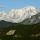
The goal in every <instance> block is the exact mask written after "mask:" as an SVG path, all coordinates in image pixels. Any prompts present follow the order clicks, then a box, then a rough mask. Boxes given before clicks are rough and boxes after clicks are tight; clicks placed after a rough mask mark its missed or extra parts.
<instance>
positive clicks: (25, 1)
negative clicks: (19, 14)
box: [0, 0, 40, 10]
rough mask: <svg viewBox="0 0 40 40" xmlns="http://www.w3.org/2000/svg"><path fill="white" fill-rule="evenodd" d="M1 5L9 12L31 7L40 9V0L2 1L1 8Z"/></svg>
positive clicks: (0, 1)
mask: <svg viewBox="0 0 40 40" xmlns="http://www.w3.org/2000/svg"><path fill="white" fill-rule="evenodd" d="M1 5H3V6H4V9H7V10H8V9H12V8H23V7H26V6H30V5H32V6H36V7H39V8H40V0H0V6H1ZM3 6H2V7H3Z"/></svg>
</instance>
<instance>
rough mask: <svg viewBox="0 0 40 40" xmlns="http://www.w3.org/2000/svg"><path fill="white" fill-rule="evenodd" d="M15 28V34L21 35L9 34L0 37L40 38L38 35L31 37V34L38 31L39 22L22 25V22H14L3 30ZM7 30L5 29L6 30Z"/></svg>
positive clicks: (9, 38) (10, 39)
mask: <svg viewBox="0 0 40 40" xmlns="http://www.w3.org/2000/svg"><path fill="white" fill-rule="evenodd" d="M7 29H8V30H10V29H15V30H16V33H15V35H21V37H17V38H16V37H14V36H15V35H11V36H6V35H4V36H1V37H0V39H2V40H40V36H38V37H35V36H34V37H32V34H38V33H40V24H34V25H23V24H14V25H12V26H9V27H8V28H6V29H5V30H7ZM8 30H7V31H8Z"/></svg>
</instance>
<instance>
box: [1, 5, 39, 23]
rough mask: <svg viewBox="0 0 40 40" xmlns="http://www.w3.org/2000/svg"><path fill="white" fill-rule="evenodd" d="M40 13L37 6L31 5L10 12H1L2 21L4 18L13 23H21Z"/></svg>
mask: <svg viewBox="0 0 40 40" xmlns="http://www.w3.org/2000/svg"><path fill="white" fill-rule="evenodd" d="M38 13H39V10H38V9H37V8H36V7H33V6H29V7H24V8H21V9H11V10H10V11H9V12H8V13H5V12H0V21H1V20H4V21H7V22H12V23H20V22H22V21H24V20H25V19H28V18H31V17H32V16H33V15H36V14H38Z"/></svg>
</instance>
